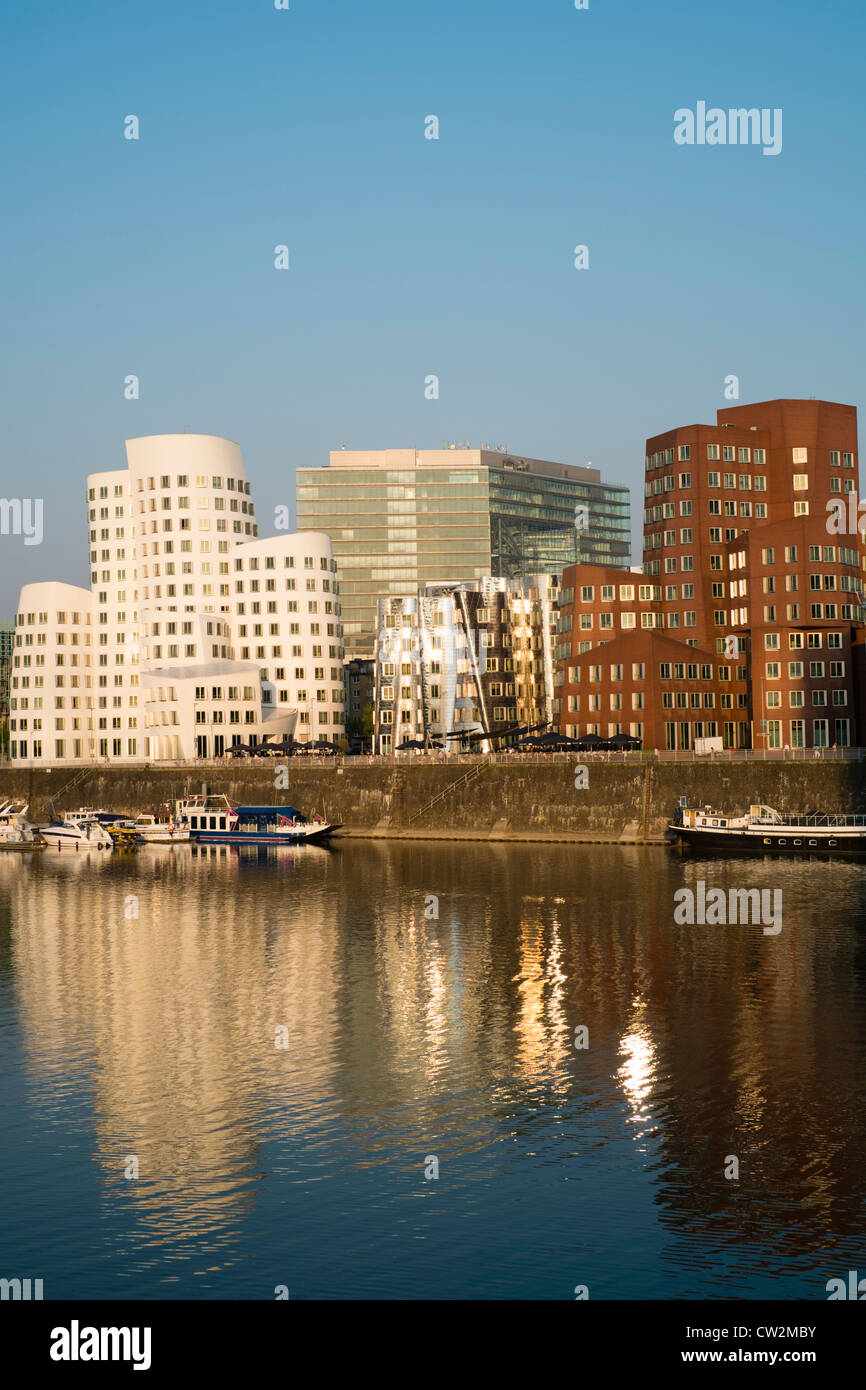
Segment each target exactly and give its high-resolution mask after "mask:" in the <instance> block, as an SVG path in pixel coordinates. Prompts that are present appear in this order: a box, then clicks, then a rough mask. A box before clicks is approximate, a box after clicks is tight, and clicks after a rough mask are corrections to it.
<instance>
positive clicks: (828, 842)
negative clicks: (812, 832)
mask: <svg viewBox="0 0 866 1390" xmlns="http://www.w3.org/2000/svg"><path fill="white" fill-rule="evenodd" d="M835 843H836V841H835V840H828V841H827V844H828V845H835Z"/></svg>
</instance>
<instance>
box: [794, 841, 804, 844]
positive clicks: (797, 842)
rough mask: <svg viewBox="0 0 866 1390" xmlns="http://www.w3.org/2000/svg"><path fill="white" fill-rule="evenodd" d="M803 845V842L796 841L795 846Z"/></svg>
mask: <svg viewBox="0 0 866 1390" xmlns="http://www.w3.org/2000/svg"><path fill="white" fill-rule="evenodd" d="M802 843H803V841H802V840H795V841H794V844H795V845H801V844H802Z"/></svg>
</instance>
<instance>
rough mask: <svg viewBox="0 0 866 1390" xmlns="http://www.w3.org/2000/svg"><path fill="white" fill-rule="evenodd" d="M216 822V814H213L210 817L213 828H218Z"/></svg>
mask: <svg viewBox="0 0 866 1390" xmlns="http://www.w3.org/2000/svg"><path fill="white" fill-rule="evenodd" d="M216 822H217V818H216V816H211V818H210V828H211V830H216Z"/></svg>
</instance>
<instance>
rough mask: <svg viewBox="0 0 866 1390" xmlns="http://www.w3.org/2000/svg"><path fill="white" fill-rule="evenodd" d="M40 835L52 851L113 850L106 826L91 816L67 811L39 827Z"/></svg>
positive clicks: (112, 843) (112, 842)
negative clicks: (66, 849) (67, 849)
mask: <svg viewBox="0 0 866 1390" xmlns="http://www.w3.org/2000/svg"><path fill="white" fill-rule="evenodd" d="M38 829H39V834H40V835H41V836H42V838H43V840H44V841H45V843H46V844H47V845H48V846H49V847H50V848H52V849H54V848H56V849H63V848H64V847H65V846H67V845H68V846H69V847H70V848H71V849H111V848H112V847H113V845H114V841H113V839H112V838H111V835H110V834H109V831H108V829H107V827H106V826H105V825H103V824H102V823H101V821H98V820H97V819H96V817H95V816H93V815H90V814H80V813H74V812H71V811H67V812H66V813H65V814H64V815H63V816H61V817H59V818H58V817H56V816H52V819H51V821H50V822H49V824H48V825H40V826H39V827H38Z"/></svg>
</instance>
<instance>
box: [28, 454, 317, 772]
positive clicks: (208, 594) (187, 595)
mask: <svg viewBox="0 0 866 1390" xmlns="http://www.w3.org/2000/svg"><path fill="white" fill-rule="evenodd" d="M126 450H127V459H128V465H129V466H128V468H126V469H123V470H116V471H111V472H106V473H95V474H92V475H91V476H90V477H89V478H88V480H87V507H88V540H89V555H90V583H91V588H90V590H87V589H79V588H76V587H74V586H72V585H68V584H61V583H51V582H49V583H41V584H28V585H25V587H24V588H23V589H22V591H21V596H20V598H19V602H18V613H17V615H16V631H15V647H14V651H13V666H12V677H11V687H10V752H11V755H12V757H13V758H14V759H16V760H17V761H26V762H33V763H37V764H49V763H54V762H78V761H82V762H91V761H93V760H99V759H105V758H107V759H109V760H110V761H125V762H141V761H160V760H166V759H177V758H193V757H219V756H221V755H222V754H223V753H224V752H226V751H227V750H228V749H229V748H230V747H231V746H233V745H234V744H237V743H239V742H256V741H259V740H260V739H261V738H262V737H263V736H264V735H266V734H270V735H275V736H277V737H279V736H280V735H282V734H284V733H293V734H295V735H296V737H298V738H299V739H301V740H302V741H304V742H306V741H308V740H310V739H313V740H320V739H324V738H328V739H335V738H340V737H341V736H342V734H343V724H344V695H343V683H342V660H343V646H342V629H341V625H340V604H339V593H338V584H337V575H336V562H335V561H334V559H333V555H332V552H331V542H330V540H329V538H328V537H327V536H326V535H324V534H321V533H318V532H304V533H303V534H297V535H282V536H279V537H274V538H271V539H267V540H264V539H261V538H259V536H258V527H257V525H256V522H255V519H254V517H255V510H254V507H253V503H252V500H251V497H250V485H249V483H248V482H247V479H246V475H245V472H244V466H243V459H242V457H241V452H240V449H239V448H238V446H237V445H236V444H233V443H231V442H230V441H229V440H226V439H220V438H217V437H216V436H213V435H189V434H181V435H153V436H149V437H146V438H143V439H132V440H128V441H127V446H126ZM37 682H38V683H37Z"/></svg>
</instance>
